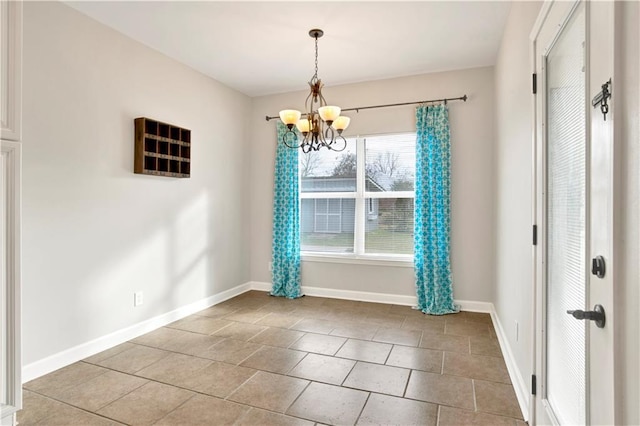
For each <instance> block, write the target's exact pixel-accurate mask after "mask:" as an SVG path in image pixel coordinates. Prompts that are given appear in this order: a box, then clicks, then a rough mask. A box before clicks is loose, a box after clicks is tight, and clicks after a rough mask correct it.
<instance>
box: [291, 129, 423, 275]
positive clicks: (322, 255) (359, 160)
mask: <svg viewBox="0 0 640 426" xmlns="http://www.w3.org/2000/svg"><path fill="white" fill-rule="evenodd" d="M384 135H385V134H370V135H366V136H361V135H357V136H355V137H353V138H348V139H352V140H353V139H355V143H356V190H355V191H353V192H302V188H301V187H300V192H299V194H300V195H299V196H300V200H301V201H302V200H303V199H322V198H327V199H336V198H337V199H341V200H342V199H354V200H355V218H354V238H353V240H354V244H353V252H352V253H336V252H329V251H327V252H321V251H304V250H301V258H302V260H303V261H313V262H328V263H352V264H367V265H380V266H400V267H413V253H412V254H393V253H366V252H365V234H366V232H365V228H366V219H367V214H368V211H369V205H368V203H367V200H368V199H374V198H377V199H385V198H386V199H389V198H391V199H396V198H410V199H413V200H414V202H415V186H414V190H413V191H385V192H371V191H366V141H367V138H370V137H375V136H384ZM386 135H413V136H414V138H415V136H416V133H415V132H397V133H387V134H386ZM299 173H300V171H299ZM299 182H300V185H302V177H301V176H299ZM341 204H342V202H341ZM314 205H315V203H314ZM300 213H301V214H302V211H301V212H300ZM314 228H315V215H314Z"/></svg>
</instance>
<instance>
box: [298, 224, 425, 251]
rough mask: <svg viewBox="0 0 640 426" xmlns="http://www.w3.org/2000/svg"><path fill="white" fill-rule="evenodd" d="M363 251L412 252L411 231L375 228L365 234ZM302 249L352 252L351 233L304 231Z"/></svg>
mask: <svg viewBox="0 0 640 426" xmlns="http://www.w3.org/2000/svg"><path fill="white" fill-rule="evenodd" d="M364 241H365V253H372V254H376V253H384V254H413V232H392V231H388V230H385V229H376V230H375V231H369V232H367V233H366V234H365V239H364ZM301 243H302V250H304V251H322V252H334V253H353V234H352V233H351V234H350V233H346V232H345V233H340V234H325V233H316V232H304V233H302V235H301Z"/></svg>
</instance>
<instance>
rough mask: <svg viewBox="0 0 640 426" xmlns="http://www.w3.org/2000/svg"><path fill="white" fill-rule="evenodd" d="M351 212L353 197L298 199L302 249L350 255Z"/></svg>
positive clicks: (352, 224)
mask: <svg viewBox="0 0 640 426" xmlns="http://www.w3.org/2000/svg"><path fill="white" fill-rule="evenodd" d="M355 211H356V200H355V199H353V198H330V199H321V198H318V199H314V198H303V199H302V200H300V234H301V240H302V241H301V242H302V244H301V248H302V250H303V251H316V252H332V253H353V232H354V224H355Z"/></svg>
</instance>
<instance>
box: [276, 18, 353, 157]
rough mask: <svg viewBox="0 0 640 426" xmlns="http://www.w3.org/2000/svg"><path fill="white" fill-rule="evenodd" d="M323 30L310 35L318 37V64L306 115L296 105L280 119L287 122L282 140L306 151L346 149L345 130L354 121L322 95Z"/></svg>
mask: <svg viewBox="0 0 640 426" xmlns="http://www.w3.org/2000/svg"><path fill="white" fill-rule="evenodd" d="M323 34H324V32H323V31H322V30H319V29H313V30H311V31H309V36H310V37H312V38H314V39H315V44H316V68H315V73H314V74H313V77H311V80H310V81H309V87H310V89H311V93H309V96H307V99H306V101H305V104H304V107H305V113H304V118H302V119H301V118H300V117H301V116H302V113H301V112H300V111H298V110H295V109H285V110H282V111H280V120H282V122H283V123H284V124H285V125H286V126H287V131H286V132H285V134H284V135H283V136H282V142H283V143H284V144H285V145H286V146H287V147H288V148H294V149H295V148H300V149H302V152H304V153H305V154H306V153H308V152H311V151H318V150H319V149H320V148H322V147H325V148H327V149H330V150H333V151H342V150H344V149H345V147H346V146H347V140H346V139H345V138H344V136H342V131H343V130H344V129H346V128H347V127H348V126H349V121H351V119H350V118H349V117H345V116H341V115H340V107H338V106H334V105H327V101H326V100H325V99H324V96H322V81H321V80H320V79H319V78H318V39H319V38H320V37H322V36H323ZM293 126H296V128H297V129H298V131H299V132H300V134H301V135H302V137H298V135H296V132H295V131H294V130H293Z"/></svg>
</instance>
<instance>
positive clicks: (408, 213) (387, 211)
mask: <svg viewBox="0 0 640 426" xmlns="http://www.w3.org/2000/svg"><path fill="white" fill-rule="evenodd" d="M366 202H367V205H369V204H370V205H371V207H372V208H371V209H365V215H366V216H365V235H364V245H365V253H378V254H380V253H387V254H413V198H368V199H367V200H366Z"/></svg>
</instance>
